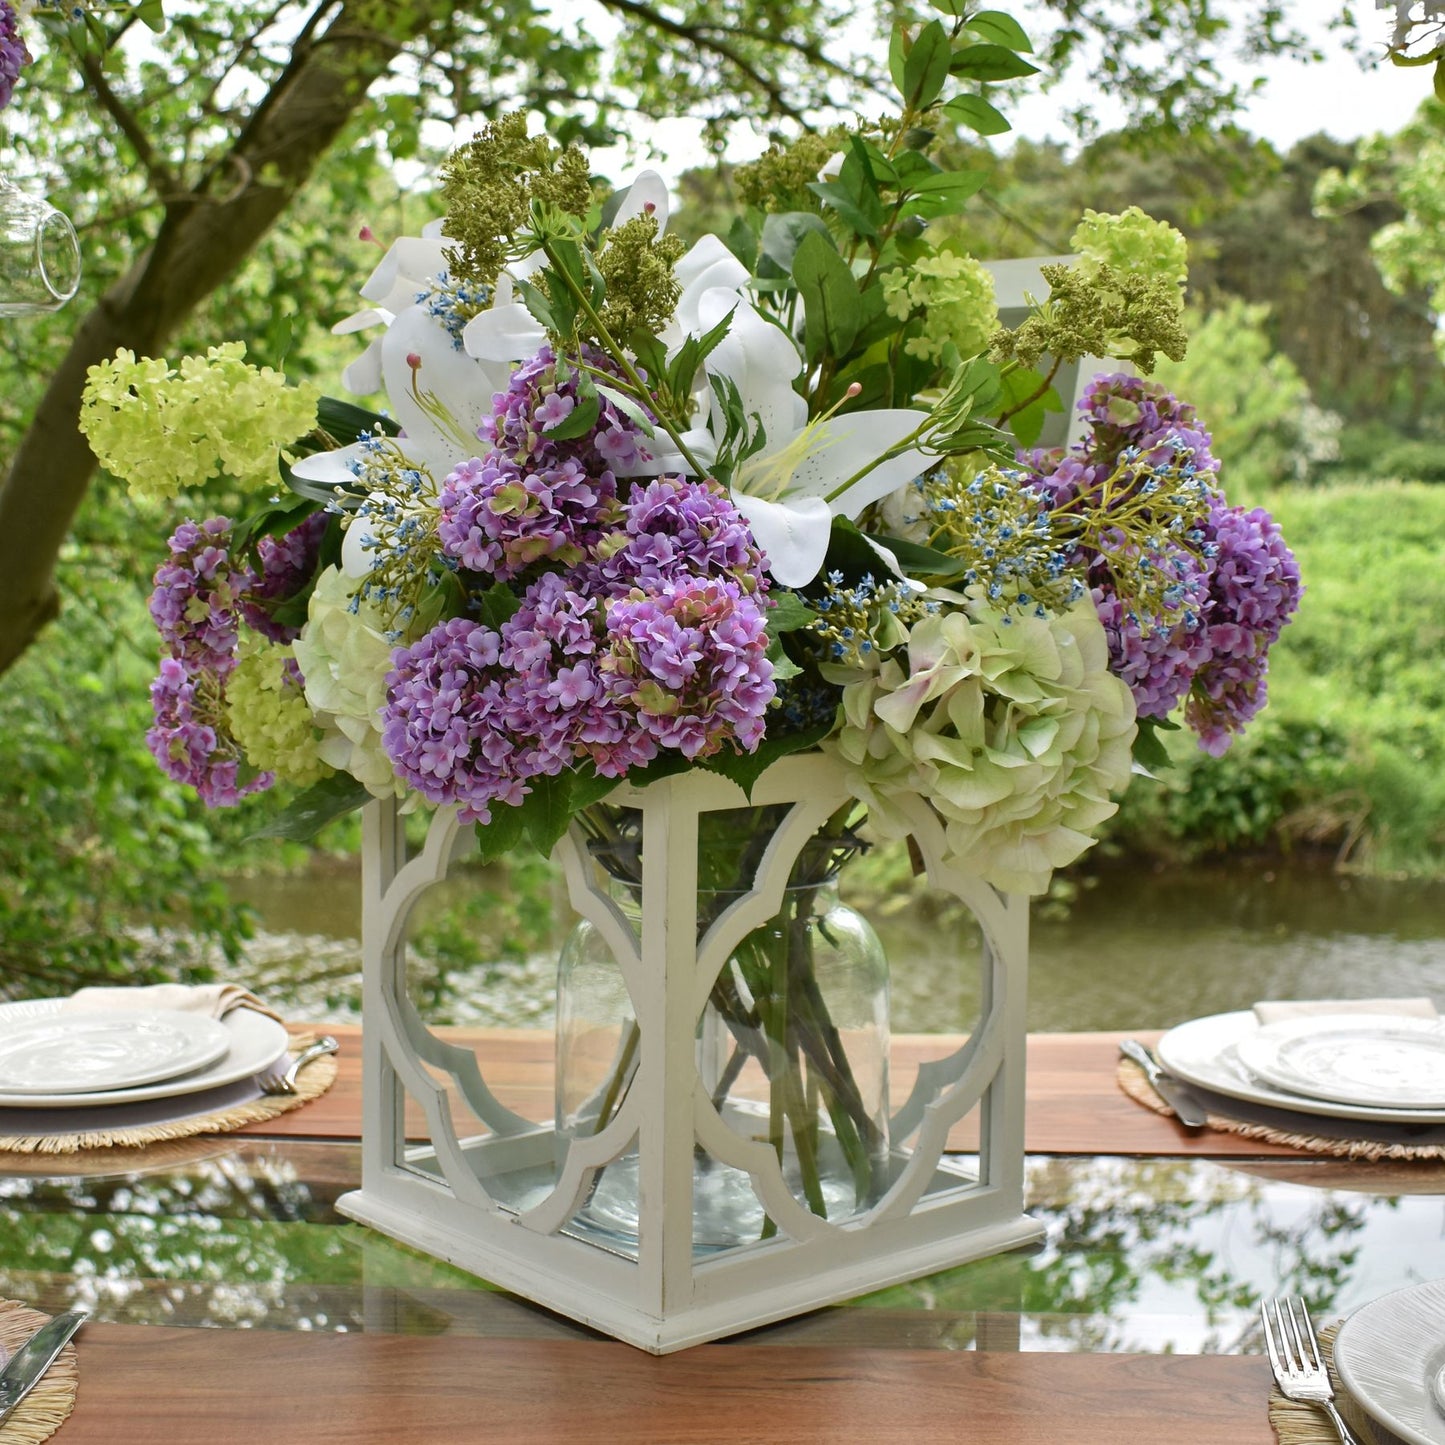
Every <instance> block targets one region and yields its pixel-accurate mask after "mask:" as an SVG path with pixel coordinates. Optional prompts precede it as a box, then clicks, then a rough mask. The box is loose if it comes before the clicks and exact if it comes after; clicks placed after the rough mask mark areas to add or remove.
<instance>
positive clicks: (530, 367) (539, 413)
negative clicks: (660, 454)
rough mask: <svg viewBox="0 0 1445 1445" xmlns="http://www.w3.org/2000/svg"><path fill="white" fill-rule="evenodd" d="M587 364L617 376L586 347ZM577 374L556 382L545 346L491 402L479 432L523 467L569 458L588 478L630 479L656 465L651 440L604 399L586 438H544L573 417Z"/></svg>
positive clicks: (553, 364) (610, 363) (551, 358)
mask: <svg viewBox="0 0 1445 1445" xmlns="http://www.w3.org/2000/svg"><path fill="white" fill-rule="evenodd" d="M582 359H583V361H585V362H586V364H587V365H588V367H590V368H591V369H593V370H594V371H600V372H604V373H606V372H611V373H613V374H614V375H615V374H616V372H617V367H616V364H615V363H614V362H613V361H612V360H611V359H610V358H609V357H607V356H605V355H604V354H603V353H602V352H600V351H597V350H595V349H594V348H592V347H585V348H584V349H583V353H582ZM577 376H578V373H577V370H576V368H575V367H573V368H572V370H571V371H570V373H569V375H568V377H567V379H566V380H565V381H563V382H561V383H560V384H559V383H558V381H557V359H556V357H555V356H554V355H553V354H552V350H551V348H550V347H546V346H544V347H543V348H542V349H541V351H539V352H538V353H537V354H536V356H534V357H533V358H532V360H531V361H529V362H526V363H525V364H524V365H522V366H519V367H518V368H517V369H516V371H514V372H513V373H512V376H511V379H510V381H509V382H508V384H507V389H506V391H499V392H497V394H496V395H495V396H494V397H493V399H492V415H491V416H490V417H487V418H485V419H484V420H483V422H482V424H481V426H480V427H478V429H477V434H478V436H480V437H482V438H483V439H484V440H486V441H489V442H491V443H492V445H493V446H494V447H495V448H496V450H497V452H498V453H499V455H500V456H502V457H503V458H505V459H506V460H507V461H510V462H513V463H515V464H516V465H517V466H520V467H528V466H532V465H535V466H538V467H542V468H547V467H553V466H556V465H557V463H559V462H561V461H564V460H566V459H568V458H571V459H574V460H576V461H578V462H580V463H581V465H582V469H583V471H585V472H586V473H587V474H588V475H589V476H597V475H599V474H600V473H602V472H612V473H614V474H616V475H619V476H623V475H631V474H633V473H634V472H635V471H636V470H637V469H638V468H639V467H642V466H645V465H646V463H647V462H648V461H650V460H651V453H650V452H649V451H648V448H647V437H646V435H645V433H643V432H642V431H641V430H640V429H639V427H638V426H637V424H636V422H634V421H633V420H632V419H631V417H629V416H628V415H627V414H626V413H625V412H623V411H622V410H621V409H620V408H619V407H617V406H615V405H614V404H613V403H612V402H610V401H608V400H607V399H606V398H605V397H604V398H602V402H601V411H600V413H599V414H598V418H597V421H596V422H595V423H594V424H593V425H592V426H590V427H589V428H588V429H587V430H586V431H585V432H584V433H583V434H582V435H581V436H578V437H571V438H568V439H565V440H560V441H558V440H553V439H551V438H548V437H544V436H543V435H542V433H543V432H544V431H548V430H550V429H551V428H552V427H555V426H557V425H559V424H560V423H561V422H563V421H565V420H566V419H567V418H568V417H569V416H571V414H572V412H573V410H574V409H575V408H576V405H577Z"/></svg>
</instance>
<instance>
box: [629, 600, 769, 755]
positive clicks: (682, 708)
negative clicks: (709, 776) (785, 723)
mask: <svg viewBox="0 0 1445 1445" xmlns="http://www.w3.org/2000/svg"><path fill="white" fill-rule="evenodd" d="M607 637H608V656H607V658H606V660H605V661H604V663H603V666H604V668H605V669H607V670H608V671H610V672H611V673H612V674H613V675H614V676H615V677H617V678H618V679H620V680H621V681H622V682H623V685H624V688H625V690H626V693H627V697H628V701H629V702H630V703H631V704H632V706H633V707H634V708H635V709H636V712H637V719H638V722H639V724H640V725H641V727H642V728H643V729H644V730H645V731H646V732H647V733H648V734H650V735H651V736H652V737H654V738H655V739H656V740H657V741H658V743H660V744H661V745H662V746H663V747H667V748H674V749H676V750H677V751H678V752H680V753H681V754H682V755H683V756H684V757H686V758H688V759H692V758H698V757H707V756H709V755H711V754H712V753H715V752H717V751H718V749H719V748H720V747H721V746H722V745H723V743H724V741H726V740H727V739H728V738H733V739H736V741H737V742H738V743H739V744H740V745H741V746H742V747H743V748H745V749H747V750H748V751H751V750H753V749H754V748H756V747H757V745H758V744H759V743H760V742H761V741H762V737H763V715H764V713H765V712H766V711H767V707H768V704H769V703H770V702H771V701H772V700H773V696H774V692H775V688H774V686H773V667H772V664H771V663H770V662H769V661H768V660H767V657H766V656H765V654H766V652H767V647H768V639H767V632H766V629H765V627H764V623H763V612H762V608H761V607H760V606H759V603H758V600H757V599H756V598H754V597H751V596H749V595H748V594H746V593H745V592H744V591H743V590H742V588H741V587H739V585H738V584H737V583H736V582H732V581H720V580H718V579H715V578H701V577H690V578H683V579H680V580H678V581H671V582H665V583H663V584H662V586H661V587H660V588H658V590H657V591H656V592H653V593H645V592H642V591H641V590H639V591H637V592H636V593H634V594H631V595H629V596H628V597H623V598H618V599H617V600H615V601H614V602H613V603H612V604H611V606H610V607H609V609H608V614H607Z"/></svg>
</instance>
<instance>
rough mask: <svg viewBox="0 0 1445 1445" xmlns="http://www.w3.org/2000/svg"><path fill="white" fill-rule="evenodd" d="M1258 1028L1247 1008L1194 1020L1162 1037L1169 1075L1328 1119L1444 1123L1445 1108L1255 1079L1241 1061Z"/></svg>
mask: <svg viewBox="0 0 1445 1445" xmlns="http://www.w3.org/2000/svg"><path fill="white" fill-rule="evenodd" d="M1259 1027H1260V1025H1259V1021H1258V1020H1257V1019H1256V1018H1255V1016H1254V1013H1253V1012H1252V1011H1251V1010H1249V1009H1241V1010H1239V1012H1237V1013H1227V1014H1210V1015H1209V1016H1208V1017H1207V1018H1202V1019H1190V1020H1189V1022H1188V1023H1184V1024H1180V1025H1179V1026H1178V1027H1177V1028H1172V1029H1170V1030H1169V1032H1168V1033H1167V1034H1165V1035H1164V1037H1163V1038H1162V1039H1160V1040H1159V1047H1158V1054H1159V1058H1160V1060H1161V1062H1162V1063H1163V1064H1164V1067H1165V1068H1166V1069H1168V1070H1169V1072H1170V1073H1171V1074H1177V1075H1178V1076H1179V1077H1180V1078H1181V1079H1184V1080H1186V1081H1187V1082H1188V1083H1191V1084H1198V1085H1199V1086H1200V1087H1201V1088H1204V1089H1212V1090H1213V1091H1214V1092H1215V1093H1216V1094H1224V1095H1226V1096H1227V1097H1229V1098H1232V1099H1247V1100H1248V1101H1249V1102H1250V1103H1254V1104H1267V1105H1268V1106H1269V1107H1270V1108H1272V1109H1284V1110H1287V1111H1289V1112H1291V1113H1300V1114H1314V1115H1317V1116H1320V1117H1323V1118H1328V1119H1373V1120H1376V1121H1378V1122H1380V1123H1384V1124H1445V1109H1388V1108H1381V1107H1378V1106H1376V1105H1370V1104H1342V1103H1340V1102H1338V1101H1337V1100H1333V1099H1307V1098H1304V1097H1303V1096H1302V1095H1300V1094H1292V1093H1288V1092H1286V1091H1285V1090H1284V1089H1277V1088H1275V1087H1274V1085H1272V1084H1267V1083H1265V1082H1264V1080H1262V1079H1257V1078H1255V1076H1254V1075H1253V1074H1251V1073H1250V1072H1249V1070H1248V1069H1247V1068H1245V1066H1244V1064H1243V1063H1242V1062H1241V1060H1240V1057H1239V1043H1240V1040H1242V1039H1246V1038H1248V1037H1250V1036H1251V1035H1253V1034H1256V1033H1258V1032H1259Z"/></svg>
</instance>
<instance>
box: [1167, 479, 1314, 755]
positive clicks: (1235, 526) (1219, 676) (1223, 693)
mask: <svg viewBox="0 0 1445 1445" xmlns="http://www.w3.org/2000/svg"><path fill="white" fill-rule="evenodd" d="M1209 527H1210V531H1211V532H1212V533H1213V538H1214V543H1215V546H1216V547H1217V548H1218V550H1217V552H1216V554H1215V557H1214V568H1213V571H1212V573H1211V575H1210V578H1209V603H1208V605H1207V609H1206V614H1205V616H1206V622H1205V632H1206V635H1207V641H1208V648H1209V657H1208V659H1207V660H1206V661H1205V662H1204V664H1203V665H1202V666H1201V667H1200V668H1199V670H1198V671H1197V672H1196V673H1195V674H1194V678H1193V681H1192V684H1191V686H1190V690H1189V701H1188V702H1187V703H1186V704H1185V707H1184V716H1185V719H1186V721H1187V722H1188V723H1189V726H1190V727H1192V728H1193V729H1194V731H1195V732H1196V733H1198V734H1199V741H1200V746H1201V747H1203V748H1204V750H1205V751H1206V752H1208V753H1210V754H1212V755H1213V756H1214V757H1219V756H1220V755H1221V754H1223V753H1224V752H1225V751H1227V750H1228V748H1229V745H1230V743H1231V742H1232V741H1233V740H1234V739H1233V735H1234V734H1235V733H1236V732H1238V731H1240V729H1242V728H1243V727H1244V725H1245V724H1246V723H1247V722H1248V721H1249V720H1250V719H1251V718H1252V717H1253V716H1254V715H1255V714H1256V713H1257V712H1258V711H1259V710H1260V708H1262V707H1263V706H1264V704H1265V700H1266V697H1267V694H1268V687H1267V684H1266V682H1265V674H1266V672H1267V671H1268V668H1269V660H1268V652H1269V647H1270V644H1271V643H1273V642H1274V641H1275V640H1276V639H1277V638H1278V637H1279V635H1280V632H1281V631H1282V630H1283V629H1284V625H1285V623H1287V622H1288V621H1289V618H1290V614H1291V613H1292V612H1293V611H1294V610H1295V608H1296V607H1298V606H1299V599H1300V592H1301V591H1302V588H1301V586H1300V570H1299V563H1298V562H1297V561H1296V560H1295V556H1294V553H1293V552H1291V551H1290V549H1289V548H1288V547H1287V546H1286V545H1285V542H1284V538H1283V536H1282V535H1281V534H1280V529H1279V524H1278V523H1277V522H1275V521H1274V520H1273V519H1272V518H1271V517H1270V515H1269V513H1268V512H1266V511H1264V509H1263V508H1261V507H1255V508H1253V509H1252V510H1250V511H1248V512H1246V511H1245V510H1244V508H1243V507H1227V508H1226V507H1221V508H1218V509H1217V510H1216V511H1215V512H1214V513H1213V515H1212V516H1211V517H1210V519H1209Z"/></svg>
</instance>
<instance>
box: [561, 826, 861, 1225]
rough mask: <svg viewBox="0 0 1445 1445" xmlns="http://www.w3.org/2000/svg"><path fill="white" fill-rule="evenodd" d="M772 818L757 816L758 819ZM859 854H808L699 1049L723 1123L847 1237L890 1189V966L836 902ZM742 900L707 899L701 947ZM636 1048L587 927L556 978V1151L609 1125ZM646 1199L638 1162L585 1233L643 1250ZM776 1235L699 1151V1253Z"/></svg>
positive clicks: (705, 871) (626, 887)
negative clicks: (766, 1150) (750, 1142)
mask: <svg viewBox="0 0 1445 1445" xmlns="http://www.w3.org/2000/svg"><path fill="white" fill-rule="evenodd" d="M743 811H744V810H739V812H743ZM769 811H772V810H761V809H752V810H746V812H747V814H748V815H749V817H751V816H752V815H755V814H757V813H760V812H769ZM770 821H772V822H773V823H774V826H776V823H777V822H778V821H781V819H780V818H778V819H775V820H770ZM754 836H755V837H756V835H754ZM761 841H762V843H764V844H765V843H766V841H767V838H766V835H764V836H763V837H762V840H761ZM858 846H859V845H858V844H857V841H856V839H853V838H852V837H851V835H850V836H848V837H846V838H837V837H829V836H826V835H820V837H819V838H818V839H815V840H814V841H813V843H811V844H810V845H809V847H808V848H807V849H805V850H804V853H803V856H802V857H801V858H800V859H799V860H798V862H797V863H796V864H795V865H794V867H793V870H792V874H791V876H790V880H789V886H788V888H787V889H786V890H785V893H784V898H783V904H782V907H781V909H780V910H779V912H778V914H777V915H776V917H774V918H773V919H771V920H770V921H769V922H768V923H766V924H765V925H763V926H761V927H759V928H756V929H754V930H753V931H752V932H751V933H749V934H748V935H747V936H746V937H745V938H744V939H743V940H742V942H741V943H740V944H739V945H738V947H737V948H736V949H735V950H734V952H733V954H732V956H731V957H730V958H729V960H728V962H727V964H726V965H725V966H724V968H723V970H722V972H721V973H720V975H719V977H718V980H717V982H716V983H715V985H714V986H713V989H712V992H711V995H710V996H709V999H708V1003H707V1005H706V1007H705V1008H704V1009H703V1012H702V1015H701V1017H700V1018H699V1020H698V1026H697V1034H696V1038H697V1067H698V1074H699V1076H700V1079H701V1083H702V1087H703V1088H705V1089H706V1090H707V1091H708V1093H709V1095H710V1097H711V1098H712V1101H713V1104H714V1106H715V1107H716V1108H717V1110H718V1112H719V1114H720V1116H721V1117H722V1119H723V1120H724V1122H725V1123H726V1124H727V1125H728V1126H729V1127H730V1128H732V1129H734V1130H736V1131H737V1132H738V1133H739V1134H741V1135H743V1136H744V1137H745V1138H748V1139H761V1140H764V1141H766V1142H769V1143H770V1144H771V1145H772V1147H773V1148H774V1149H775V1150H777V1152H778V1154H779V1157H780V1159H781V1161H782V1165H783V1177H784V1179H785V1181H786V1182H787V1184H788V1187H789V1189H790V1190H791V1191H792V1193H793V1195H794V1197H795V1198H796V1199H797V1200H798V1201H799V1202H800V1203H801V1204H802V1205H803V1206H804V1207H805V1208H807V1209H810V1210H812V1212H814V1213H815V1214H819V1215H826V1217H827V1218H828V1219H830V1220H832V1221H833V1222H835V1223H837V1222H840V1221H842V1220H846V1219H849V1218H851V1217H853V1216H855V1215H857V1214H859V1213H861V1212H863V1211H864V1210H866V1209H868V1208H869V1207H871V1206H872V1205H873V1204H874V1203H875V1202H876V1201H877V1200H878V1199H879V1198H880V1197H881V1196H882V1194H883V1193H884V1191H885V1190H886V1189H887V1186H888V1181H889V1148H888V1045H889V1032H888V964H887V960H886V958H885V957H884V954H883V950H882V947H881V945H880V944H879V942H878V937H877V935H876V934H875V933H874V932H873V929H872V927H871V926H870V925H869V923H868V921H867V920H866V919H865V918H863V917H862V915H861V914H859V913H857V912H855V911H854V910H853V909H851V908H849V907H847V906H846V905H845V904H842V903H840V902H839V901H838V893H837V872H838V868H839V866H840V862H841V860H842V859H844V858H846V857H847V856H851V854H852V853H854V852H856V851H857V849H858ZM704 848H705V851H706V843H705V844H704ZM753 851H754V852H757V853H760V851H761V849H760V848H757V849H754V850H753ZM737 854H738V848H737V846H736V844H733V846H732V849H731V852H730V853H729V852H728V851H727V850H724V849H717V850H714V851H713V854H712V856H711V857H708V858H707V859H706V862H707V863H708V864H709V866H706V867H703V866H700V869H699V873H700V876H702V877H705V878H708V879H709V880H710V881H717V880H719V879H720V878H724V877H727V876H728V874H729V872H730V871H731V874H732V876H733V877H734V878H736V877H738V876H740V875H739V874H738V873H737V872H736V869H735V867H734V866H733V865H734V864H735V863H739V862H741V861H742V860H740V859H739V858H738V857H737ZM603 861H604V862H605V863H606V862H607V860H606V857H605V856H604V859H603ZM614 861H615V859H614ZM703 861H704V860H703V859H700V864H701V863H702V862H703ZM607 867H608V871H609V874H610V875H611V876H612V877H613V880H614V883H613V896H614V899H615V901H617V903H618V904H619V907H620V908H621V910H622V912H623V913H624V915H626V916H627V917H628V918H629V919H630V921H631V922H632V924H633V927H634V929H637V930H639V932H640V923H641V905H640V903H639V901H638V895H639V888H638V886H637V884H636V882H635V881H633V879H631V878H629V877H626V876H622V877H619V876H618V874H633V877H634V878H635V877H636V876H640V870H639V871H637V872H635V873H634V870H631V869H628V868H619V869H617V871H616V872H614V871H613V864H612V863H607ZM741 876H746V875H741ZM737 896H738V890H737V889H726V888H708V889H706V890H703V891H700V892H699V894H698V929H699V934H701V933H702V932H703V931H705V929H706V928H707V927H708V926H709V924H710V923H711V922H712V920H713V919H715V918H716V917H717V916H718V915H719V914H721V913H722V911H723V910H724V909H725V908H726V907H727V906H728V905H729V904H730V903H731V902H732V901H733V900H734V899H735V898H736V897H737ZM637 1045H638V1035H637V1029H636V1024H635V1020H634V1014H633V1009H632V1001H631V999H630V997H629V996H628V992H627V988H626V985H625V983H624V982H623V978H622V974H621V970H620V969H619V968H618V966H617V963H616V961H615V960H614V959H613V957H612V952H611V950H610V948H609V947H608V945H607V943H606V941H605V939H604V938H603V936H602V934H601V933H600V932H599V930H598V929H597V928H596V927H595V926H594V925H593V924H591V923H590V922H587V921H585V920H584V921H583V922H581V923H579V924H578V925H577V927H576V928H575V929H574V930H573V932H572V934H571V936H570V937H569V938H568V940H567V942H566V944H565V945H564V947H563V950H562V955H561V958H560V961H559V968H558V979H557V1084H556V1087H557V1098H556V1106H557V1130H558V1141H559V1151H561V1152H562V1153H565V1150H566V1147H567V1144H568V1142H569V1141H570V1140H571V1139H572V1138H574V1137H579V1136H585V1135H591V1134H593V1133H596V1132H597V1131H598V1130H600V1129H601V1128H602V1127H604V1126H605V1124H606V1123H607V1121H608V1120H609V1119H610V1118H611V1117H612V1114H613V1113H614V1112H615V1109H616V1107H617V1105H618V1104H619V1103H620V1101H621V1099H622V1097H623V1096H624V1095H625V1093H626V1090H627V1089H628V1088H629V1087H630V1086H631V1083H632V1077H633V1074H634V1072H635V1069H636V1065H637V1057H636V1054H637ZM559 1162H560V1160H559ZM637 1200H638V1158H637V1155H636V1153H635V1152H633V1153H631V1154H628V1155H625V1156H624V1157H623V1158H621V1159H619V1160H617V1161H616V1162H615V1163H613V1164H611V1165H609V1166H608V1167H607V1168H606V1169H605V1170H603V1171H602V1173H601V1174H600V1175H599V1176H598V1179H597V1181H596V1183H595V1186H594V1187H593V1189H592V1191H591V1193H590V1195H589V1196H588V1198H587V1200H586V1202H585V1203H584V1205H583V1207H582V1209H581V1211H580V1212H579V1215H578V1219H577V1224H578V1225H579V1226H581V1227H583V1228H585V1229H588V1230H590V1231H594V1232H597V1233H599V1234H601V1235H604V1236H606V1237H608V1238H610V1239H613V1240H615V1241H618V1242H621V1243H624V1244H625V1243H629V1242H630V1243H632V1244H634V1245H635V1242H636V1238H637V1229H638V1202H637ZM773 1232H774V1226H773V1224H772V1222H771V1221H770V1220H769V1219H768V1218H767V1216H766V1214H765V1211H764V1209H763V1206H762V1204H761V1202H760V1201H759V1200H758V1198H757V1196H756V1194H755V1193H754V1190H753V1185H752V1180H751V1178H750V1177H749V1176H748V1174H747V1173H746V1172H745V1171H743V1170H740V1169H737V1168H735V1167H733V1166H731V1165H728V1164H725V1163H722V1162H721V1161H720V1160H717V1159H715V1158H713V1157H712V1156H711V1155H710V1154H708V1153H707V1152H706V1151H704V1150H703V1149H702V1148H701V1147H699V1148H697V1149H696V1150H695V1151H694V1163H693V1245H694V1249H695V1250H697V1251H699V1252H708V1251H712V1250H717V1249H724V1248H730V1247H733V1246H736V1245H740V1244H747V1243H751V1242H754V1241H756V1240H759V1239H763V1238H767V1237H768V1236H769V1235H770V1234H772V1233H773Z"/></svg>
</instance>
